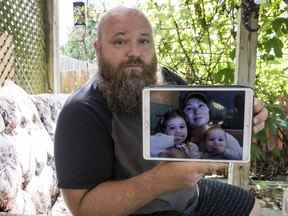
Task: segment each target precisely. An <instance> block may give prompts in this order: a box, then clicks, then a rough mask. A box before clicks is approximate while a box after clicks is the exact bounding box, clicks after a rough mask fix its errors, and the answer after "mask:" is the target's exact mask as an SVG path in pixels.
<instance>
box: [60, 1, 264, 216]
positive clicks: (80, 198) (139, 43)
mask: <svg viewBox="0 0 288 216" xmlns="http://www.w3.org/2000/svg"><path fill="white" fill-rule="evenodd" d="M95 48H96V52H97V58H98V63H99V75H98V77H97V78H96V79H95V80H94V81H92V82H90V83H88V84H87V85H85V86H83V87H82V88H81V89H80V90H79V91H77V92H76V93H75V94H74V95H73V96H72V97H70V99H69V100H68V102H67V103H66V105H65V106H64V108H63V110H62V112H61V114H60V116H59V120H58V124H57V129H56V136H55V161H56V169H57V176H58V185H59V187H60V188H61V189H62V193H63V196H64V199H65V202H66V204H67V205H68V207H69V209H70V210H71V212H72V213H73V215H75V216H76V215H77V216H90V215H91V216H92V215H93V216H96V215H97V216H98V215H108V216H111V215H130V214H133V215H134V214H135V215H136V214H146V215H147V214H150V215H177V212H179V215H184V214H186V215H191V214H192V213H193V215H217V213H216V214H214V213H213V214H210V213H209V214H207V213H201V212H205V211H206V210H207V209H208V210H209V212H211V211H212V212H213V211H214V210H215V211H216V212H217V211H218V212H219V210H217V209H223V210H221V212H226V213H225V214H222V213H221V214H218V215H247V214H249V213H248V212H250V211H251V209H252V208H253V205H254V197H253V196H251V195H250V194H249V193H247V192H246V191H244V190H242V189H239V188H236V187H232V186H228V185H226V184H220V183H213V185H215V184H217V185H218V184H219V185H220V186H219V187H214V186H212V187H209V184H210V183H206V181H203V180H201V181H200V183H199V188H198V187H197V183H198V182H199V180H200V179H201V177H202V174H203V173H206V172H211V171H214V170H217V169H219V168H222V167H223V165H214V164H209V165H207V164H202V163H188V162H167V163H157V162H155V161H145V160H144V159H143V157H142V122H141V118H142V114H141V92H142V88H143V87H144V86H146V85H151V84H163V83H167V82H168V83H171V81H172V82H173V83H174V84H175V83H176V84H180V83H181V82H182V83H183V81H181V80H180V79H179V78H177V77H176V76H175V75H173V74H170V73H168V72H167V71H165V73H161V72H160V70H157V58H156V55H155V49H154V42H153V37H152V28H151V25H150V23H149V21H148V20H147V18H146V17H145V16H144V15H143V14H142V13H141V12H140V11H138V10H136V9H129V8H124V7H120V8H115V9H113V10H111V11H109V12H108V13H107V14H106V15H104V16H103V18H102V19H101V21H100V23H99V27H98V38H97V41H96V42H95ZM255 109H256V110H255V111H256V113H259V114H258V115H257V116H256V117H255V119H258V120H256V121H258V122H257V124H256V125H255V128H256V130H258V129H259V128H260V129H261V128H262V127H263V126H264V121H265V119H266V117H267V113H266V110H265V109H264V108H263V105H261V104H257V105H256V106H255ZM202 189H203V190H202ZM218 189H219V190H218ZM217 190H218V191H217ZM222 191H228V194H230V195H233V196H234V197H235V199H234V200H233V198H234V197H232V200H227V198H225V197H224V196H225V195H226V194H225V193H222ZM213 193H214V195H213ZM212 195H213V196H212ZM215 195H217V197H218V198H219V199H218V198H217V199H215V197H216V196H215ZM210 197H214V198H213V199H210ZM228 197H229V196H228ZM238 198H239V199H238ZM240 201H241V202H244V206H240V204H241V205H243V203H241V202H240ZM239 202H240V204H239ZM215 211H214V212H215ZM194 212H197V214H196V213H194Z"/></svg>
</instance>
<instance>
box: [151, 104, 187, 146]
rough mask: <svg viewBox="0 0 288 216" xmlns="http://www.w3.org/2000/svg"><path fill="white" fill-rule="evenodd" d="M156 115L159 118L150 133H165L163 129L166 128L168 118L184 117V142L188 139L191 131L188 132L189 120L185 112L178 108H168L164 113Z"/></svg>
mask: <svg viewBox="0 0 288 216" xmlns="http://www.w3.org/2000/svg"><path fill="white" fill-rule="evenodd" d="M157 117H158V118H159V120H158V122H157V125H156V127H155V129H154V130H153V133H152V134H156V133H165V130H166V128H167V122H168V121H169V120H170V119H173V118H176V117H181V118H183V119H184V121H185V124H186V127H187V137H186V139H185V142H186V141H187V140H190V138H191V133H190V130H189V120H188V119H187V117H186V115H185V113H183V112H182V111H181V110H179V109H172V110H168V111H167V112H166V113H164V114H161V115H157Z"/></svg>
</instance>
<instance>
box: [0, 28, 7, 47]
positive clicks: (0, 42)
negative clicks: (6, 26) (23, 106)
mask: <svg viewBox="0 0 288 216" xmlns="http://www.w3.org/2000/svg"><path fill="white" fill-rule="evenodd" d="M7 37H8V33H7V32H3V33H1V32H0V47H2V45H3V44H4V42H5V41H6V38H7Z"/></svg>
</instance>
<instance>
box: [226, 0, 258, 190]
mask: <svg viewBox="0 0 288 216" xmlns="http://www.w3.org/2000/svg"><path fill="white" fill-rule="evenodd" d="M244 1H245V0H242V1H241V2H244ZM242 13H243V9H242V8H241V9H240V13H239V18H238V19H239V25H238V32H237V47H236V68H235V82H236V83H237V84H241V85H247V86H253V85H254V82H255V77H256V76H255V73H256V52H257V32H250V31H248V30H247V29H246V28H245V26H244V23H243V20H242V19H241V15H242ZM257 24H258V19H257V17H256V16H254V14H252V15H251V20H250V26H251V27H252V28H254V29H255V28H256V27H257ZM249 167H250V164H247V165H245V166H241V165H235V164H230V166H229V174H228V183H230V184H233V185H238V186H240V187H243V188H247V187H248V183H249Z"/></svg>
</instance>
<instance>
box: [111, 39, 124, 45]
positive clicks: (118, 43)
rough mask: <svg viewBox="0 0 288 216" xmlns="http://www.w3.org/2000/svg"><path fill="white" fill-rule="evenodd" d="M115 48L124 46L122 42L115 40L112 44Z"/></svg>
mask: <svg viewBox="0 0 288 216" xmlns="http://www.w3.org/2000/svg"><path fill="white" fill-rule="evenodd" d="M113 44H114V45H115V46H123V45H124V44H125V41H124V40H116V41H114V42H113Z"/></svg>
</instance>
